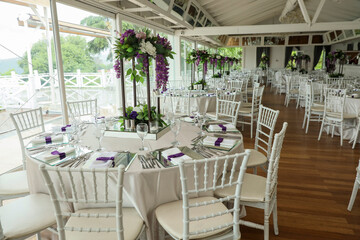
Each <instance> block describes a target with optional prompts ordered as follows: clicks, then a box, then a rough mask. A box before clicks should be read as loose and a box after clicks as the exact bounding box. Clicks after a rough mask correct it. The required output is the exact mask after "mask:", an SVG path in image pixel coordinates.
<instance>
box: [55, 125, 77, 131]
mask: <svg viewBox="0 0 360 240" xmlns="http://www.w3.org/2000/svg"><path fill="white" fill-rule="evenodd" d="M52 131H53V132H63V133H66V132H73V131H74V128H73V127H72V126H71V125H65V126H55V127H53V128H52Z"/></svg>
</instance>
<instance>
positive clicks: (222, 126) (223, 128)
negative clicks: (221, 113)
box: [218, 124, 226, 132]
mask: <svg viewBox="0 0 360 240" xmlns="http://www.w3.org/2000/svg"><path fill="white" fill-rule="evenodd" d="M218 126H219V127H221V129H222V131H223V132H226V127H225V126H224V125H222V124H219V125H218Z"/></svg>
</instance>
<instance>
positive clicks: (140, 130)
mask: <svg viewBox="0 0 360 240" xmlns="http://www.w3.org/2000/svg"><path fill="white" fill-rule="evenodd" d="M136 133H137V135H138V136H139V137H140V139H141V148H139V150H140V151H145V150H147V148H145V147H144V138H145V136H146V135H147V134H148V125H147V124H146V123H139V124H138V125H136Z"/></svg>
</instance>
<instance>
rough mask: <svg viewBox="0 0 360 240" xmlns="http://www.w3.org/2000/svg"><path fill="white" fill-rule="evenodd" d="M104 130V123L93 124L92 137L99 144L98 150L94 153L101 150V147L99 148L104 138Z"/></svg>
mask: <svg viewBox="0 0 360 240" xmlns="http://www.w3.org/2000/svg"><path fill="white" fill-rule="evenodd" d="M105 130H106V125H105V123H104V122H96V123H95V131H94V135H95V137H96V139H97V140H98V143H99V145H98V146H99V147H98V149H96V151H101V150H103V148H102V146H101V140H102V138H103V137H104V133H105Z"/></svg>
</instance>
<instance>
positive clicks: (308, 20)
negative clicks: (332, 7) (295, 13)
mask: <svg viewBox="0 0 360 240" xmlns="http://www.w3.org/2000/svg"><path fill="white" fill-rule="evenodd" d="M298 3H299V6H300V9H301V13H302V15H303V17H304V20H305V22H306V23H307V24H311V21H310V17H309V14H308V12H307V10H306V7H305V3H304V0H298Z"/></svg>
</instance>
